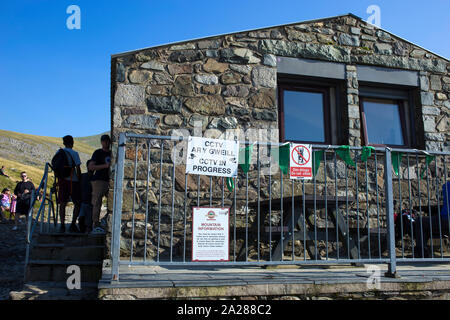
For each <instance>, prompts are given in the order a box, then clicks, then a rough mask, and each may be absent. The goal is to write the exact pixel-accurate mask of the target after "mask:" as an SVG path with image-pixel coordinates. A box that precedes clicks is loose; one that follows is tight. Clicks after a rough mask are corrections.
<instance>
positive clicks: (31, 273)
mask: <svg viewBox="0 0 450 320" xmlns="http://www.w3.org/2000/svg"><path fill="white" fill-rule="evenodd" d="M71 265H77V266H79V267H80V272H81V282H96V281H98V280H99V279H100V277H101V275H102V261H76V260H72V261H64V260H30V261H29V262H28V266H27V270H26V275H25V279H26V282H28V281H66V280H67V278H68V277H69V276H70V275H71V274H72V273H67V268H68V267H69V266H71Z"/></svg>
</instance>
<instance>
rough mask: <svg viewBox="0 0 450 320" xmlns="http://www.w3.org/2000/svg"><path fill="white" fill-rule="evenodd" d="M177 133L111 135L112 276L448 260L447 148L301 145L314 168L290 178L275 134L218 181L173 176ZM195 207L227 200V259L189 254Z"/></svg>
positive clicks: (178, 152) (179, 159)
mask: <svg viewBox="0 0 450 320" xmlns="http://www.w3.org/2000/svg"><path fill="white" fill-rule="evenodd" d="M187 138H188V137H183V136H177V137H169V136H156V135H140V134H134V133H120V135H119V142H118V151H117V157H116V165H115V178H114V200H113V220H112V239H111V260H112V276H113V277H112V279H113V281H114V280H119V265H121V264H124V265H195V266H198V265H230V266H231V265H232V266H242V265H261V266H262V265H282V264H287V265H293V264H312V265H317V264H349V263H352V264H353V263H354V264H363V263H387V264H388V266H389V272H388V274H389V275H393V274H395V272H396V263H397V261H401V262H405V261H440V262H442V261H446V262H448V261H450V255H447V254H446V248H445V247H446V244H447V238H448V234H449V232H448V231H450V227H448V216H449V213H448V208H449V206H448V201H449V200H448V196H445V194H442V185H444V186H446V185H447V181H448V178H447V175H448V172H447V161H448V156H449V154H450V153H449V152H424V151H419V150H407V149H390V148H367V147H348V146H347V147H343V146H324V145H313V146H312V150H313V159H312V160H313V163H314V169H315V170H314V171H315V174H314V177H313V179H312V180H306V181H305V180H301V181H299V180H290V179H289V175H286V174H283V172H282V170H280V166H279V159H278V160H277V157H276V155H277V154H279V153H278V150H279V148H280V146H281V144H280V143H270V142H249V141H245V142H240V146H241V148H245V147H246V146H249V145H253V153H252V154H251V157H250V163H248V165H249V167H248V170H242V167H240V169H239V170H238V176H237V177H236V178H233V179H232V180H228V181H226V179H225V178H223V177H211V176H200V175H190V174H186V173H185V167H184V159H185V158H186V143H187ZM274 155H275V156H274ZM247 160H248V159H247ZM386 168H388V170H386ZM391 168H393V169H394V170H392V169H391ZM231 187H233V188H231ZM201 206H210V207H224V208H229V209H230V237H229V239H230V241H229V248H230V251H229V252H230V256H229V261H226V262H197V261H192V259H191V258H192V247H191V246H192V230H191V229H192V208H194V207H201ZM434 207H436V208H437V210H438V211H439V212H438V215H437V216H436V215H435V214H436V212H434V211H433V210H432V208H434ZM444 208H446V209H444ZM442 210H446V212H447V220H446V221H445V216H444V215H441V214H440V213H441V211H442ZM435 211H436V210H435ZM412 214H413V215H414V218H413V219H409V220H408V217H409V218H411V216H412ZM433 214H434V215H433ZM396 217H397V219H396V220H395V221H394V219H395V218H396ZM435 218H437V219H435ZM436 222H437V223H439V227H438V228H437V227H436ZM433 223H434V226H433ZM408 224H410V225H409V227H408ZM413 224H414V227H413ZM418 226H419V227H418ZM436 230H438V233H439V237H438V238H437V239H438V240H439V241H440V246H439V248H440V253H439V254H436V255H434V251H435V250H434V249H435V248H433V244H434V243H435V241H433V240H436V237H435V234H436ZM419 235H420V236H419ZM446 237H447V238H446ZM427 240H429V241H430V242H431V256H430V257H429V258H428V257H427V255H426V251H427V248H428V247H427V243H426V242H427ZM435 247H436V244H435ZM415 248H416V250H415V251H414V249H415ZM411 249H412V250H411ZM419 252H420V253H421V255H420V256H419V255H418V253H419Z"/></svg>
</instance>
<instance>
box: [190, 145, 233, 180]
mask: <svg viewBox="0 0 450 320" xmlns="http://www.w3.org/2000/svg"><path fill="white" fill-rule="evenodd" d="M187 150H188V152H187V159H186V173H190V174H200V175H207V176H218V177H236V176H237V170H238V152H239V142H238V141H232V140H219V139H209V138H202V137H189V139H188V149H187Z"/></svg>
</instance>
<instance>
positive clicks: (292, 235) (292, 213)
mask: <svg viewBox="0 0 450 320" xmlns="http://www.w3.org/2000/svg"><path fill="white" fill-rule="evenodd" d="M291 202H292V209H291V210H292V211H291V222H292V234H291V240H292V261H294V260H295V236H294V234H295V227H294V210H295V205H294V180H292V200H291Z"/></svg>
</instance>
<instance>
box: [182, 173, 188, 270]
mask: <svg viewBox="0 0 450 320" xmlns="http://www.w3.org/2000/svg"><path fill="white" fill-rule="evenodd" d="M187 176H188V175H187V173H185V174H184V236H183V261H186V230H187V227H186V226H187V223H186V216H187V211H186V209H187V190H188V183H187Z"/></svg>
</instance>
